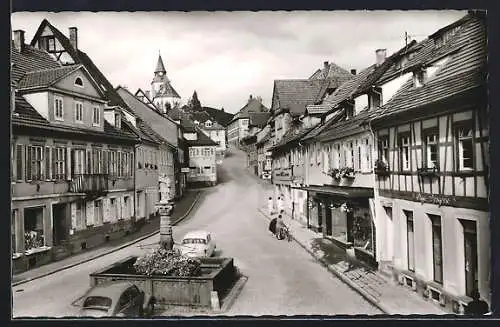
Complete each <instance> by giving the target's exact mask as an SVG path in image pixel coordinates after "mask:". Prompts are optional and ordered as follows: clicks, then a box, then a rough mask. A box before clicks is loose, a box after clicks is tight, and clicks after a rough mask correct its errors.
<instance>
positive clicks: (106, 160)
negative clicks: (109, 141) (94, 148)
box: [103, 150, 109, 174]
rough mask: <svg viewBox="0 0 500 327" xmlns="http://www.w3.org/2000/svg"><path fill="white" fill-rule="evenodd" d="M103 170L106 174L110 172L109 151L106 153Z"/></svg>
mask: <svg viewBox="0 0 500 327" xmlns="http://www.w3.org/2000/svg"><path fill="white" fill-rule="evenodd" d="M103 169H104V173H105V174H107V173H108V171H109V168H108V151H107V150H106V151H104V164H103Z"/></svg>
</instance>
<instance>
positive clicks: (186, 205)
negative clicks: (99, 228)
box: [11, 191, 202, 286]
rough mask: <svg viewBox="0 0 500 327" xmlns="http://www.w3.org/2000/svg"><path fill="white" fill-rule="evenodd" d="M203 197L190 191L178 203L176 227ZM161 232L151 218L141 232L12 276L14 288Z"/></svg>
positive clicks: (173, 216) (158, 222) (157, 221)
mask: <svg viewBox="0 0 500 327" xmlns="http://www.w3.org/2000/svg"><path fill="white" fill-rule="evenodd" d="M201 195H202V192H200V191H188V192H186V194H185V195H184V197H183V198H182V199H181V200H180V201H178V202H177V203H176V205H175V209H174V212H173V214H172V222H173V224H174V225H175V224H177V223H178V222H180V221H181V220H183V219H184V218H186V217H187V216H188V215H189V214H190V213H191V210H192V209H193V208H194V206H195V204H196V203H197V201H198V200H199V198H200V197H201ZM159 231H160V218H159V217H154V218H151V219H149V221H148V222H147V223H146V224H144V225H143V226H141V227H140V229H139V230H137V231H135V232H134V233H132V234H129V235H127V236H124V237H122V238H120V239H115V240H111V241H109V242H108V243H106V244H103V245H101V246H98V247H95V248H92V249H89V250H87V251H84V252H80V253H78V254H75V255H72V256H70V257H67V258H65V259H62V260H59V261H54V262H51V263H48V264H46V265H43V266H40V267H37V268H34V269H30V270H28V271H25V272H22V273H19V274H16V275H14V276H12V281H11V283H12V286H16V285H19V284H22V283H25V282H28V281H31V280H34V279H37V278H41V277H44V276H47V275H50V274H53V273H55V272H58V271H61V270H64V269H67V268H71V267H74V266H76V265H79V264H82V263H85V262H87V261H90V260H93V259H96V258H98V257H101V256H104V255H106V254H108V253H111V252H115V251H118V250H120V249H122V248H125V247H127V246H129V245H131V244H134V243H137V242H139V241H141V240H143V239H146V238H148V237H150V236H152V235H154V234H156V233H158V232H159Z"/></svg>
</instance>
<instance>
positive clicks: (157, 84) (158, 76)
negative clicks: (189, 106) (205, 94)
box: [151, 54, 181, 113]
mask: <svg viewBox="0 0 500 327" xmlns="http://www.w3.org/2000/svg"><path fill="white" fill-rule="evenodd" d="M154 73H155V75H154V77H153V81H152V82H151V96H152V99H151V100H152V101H153V103H154V104H155V105H156V106H157V107H158V108H159V109H160V110H161V111H162V112H163V113H166V112H167V111H168V110H169V109H170V108H173V107H174V106H175V105H180V104H181V97H180V96H179V94H178V93H177V92H176V91H175V89H174V88H173V87H172V85H171V84H170V80H169V79H168V77H167V71H166V69H165V65H164V64H163V59H162V58H161V54H158V62H157V63H156V69H155V72H154Z"/></svg>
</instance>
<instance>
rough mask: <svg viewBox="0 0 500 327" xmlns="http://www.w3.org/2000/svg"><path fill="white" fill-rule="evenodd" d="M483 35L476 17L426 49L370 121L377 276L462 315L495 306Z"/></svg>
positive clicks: (409, 65)
mask: <svg viewBox="0 0 500 327" xmlns="http://www.w3.org/2000/svg"><path fill="white" fill-rule="evenodd" d="M485 64H486V27H485V21H484V17H482V16H481V15H480V14H477V13H474V12H471V13H469V14H468V15H467V16H466V17H464V18H463V19H461V20H459V21H457V22H455V23H453V24H451V25H449V26H447V27H445V28H443V29H441V30H439V31H437V32H436V33H434V34H433V35H431V36H430V37H429V38H428V39H426V40H424V41H423V42H422V44H421V49H420V50H419V51H418V52H417V53H416V54H415V56H414V57H413V58H409V59H408V60H407V61H406V62H405V67H404V68H403V71H404V72H410V73H412V74H413V78H412V79H410V80H409V81H408V82H407V83H405V85H404V86H403V87H402V88H401V90H400V91H398V93H397V94H396V95H395V96H394V97H393V99H391V100H390V101H389V102H388V103H387V104H386V105H384V106H383V107H382V110H381V112H380V114H379V116H378V117H376V118H375V119H374V120H373V121H372V122H371V126H372V128H373V130H374V133H375V136H376V140H377V145H378V160H377V164H376V165H375V167H374V168H375V174H376V175H377V180H376V183H375V187H376V192H375V193H376V200H377V201H376V212H377V216H378V218H379V219H378V221H379V226H377V227H378V228H379V230H381V231H383V234H379V235H380V236H381V237H379V238H378V242H377V247H378V248H379V251H378V254H379V256H380V257H379V260H380V262H381V266H382V267H381V268H382V269H387V270H392V272H393V274H394V277H395V279H396V280H398V281H399V282H400V283H401V284H403V285H405V286H407V287H410V288H412V289H413V290H414V291H416V292H418V293H419V294H421V295H423V296H425V297H427V298H429V300H430V301H434V302H435V303H436V304H439V305H441V306H446V307H448V308H450V309H453V311H455V312H459V311H460V310H462V309H463V307H464V305H465V304H466V303H468V302H469V301H470V300H471V299H470V296H471V295H472V292H473V291H474V290H475V289H477V290H479V292H480V294H481V297H482V298H484V299H486V300H487V301H489V299H490V298H491V287H490V282H491V276H490V262H491V258H490V229H489V219H488V209H489V202H488V171H489V160H488V110H487V103H486V99H487V95H486V74H485V73H486V70H485Z"/></svg>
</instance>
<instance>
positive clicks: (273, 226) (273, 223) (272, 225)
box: [269, 218, 278, 235]
mask: <svg viewBox="0 0 500 327" xmlns="http://www.w3.org/2000/svg"><path fill="white" fill-rule="evenodd" d="M277 220H278V219H277V218H273V219H272V220H271V222H270V223H269V231H270V232H271V233H273V235H276V221H277Z"/></svg>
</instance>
